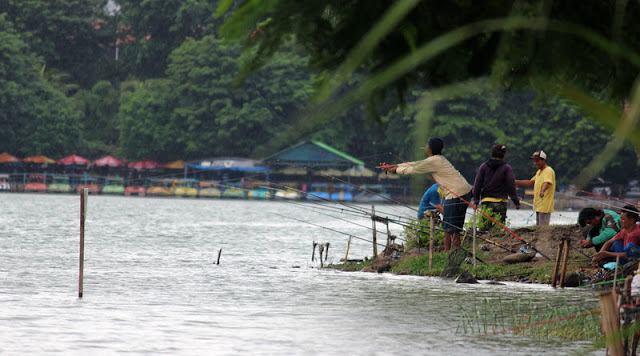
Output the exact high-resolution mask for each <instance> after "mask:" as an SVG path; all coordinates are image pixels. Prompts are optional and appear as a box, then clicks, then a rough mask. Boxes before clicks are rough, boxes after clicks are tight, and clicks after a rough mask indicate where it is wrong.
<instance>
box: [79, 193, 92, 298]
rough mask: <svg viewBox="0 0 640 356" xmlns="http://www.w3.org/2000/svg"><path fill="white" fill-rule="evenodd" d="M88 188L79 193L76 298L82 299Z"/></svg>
mask: <svg viewBox="0 0 640 356" xmlns="http://www.w3.org/2000/svg"><path fill="white" fill-rule="evenodd" d="M88 197H89V188H84V189H83V190H82V191H81V192H80V273H79V276H78V298H82V280H83V276H84V221H85V218H86V215H87V198H88Z"/></svg>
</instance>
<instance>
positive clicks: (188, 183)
mask: <svg viewBox="0 0 640 356" xmlns="http://www.w3.org/2000/svg"><path fill="white" fill-rule="evenodd" d="M172 188H173V194H174V195H176V196H180V197H192V198H195V197H197V196H198V181H197V180H196V179H176V180H174V181H173V185H172Z"/></svg>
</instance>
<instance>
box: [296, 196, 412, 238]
mask: <svg viewBox="0 0 640 356" xmlns="http://www.w3.org/2000/svg"><path fill="white" fill-rule="evenodd" d="M295 205H300V206H303V204H295ZM303 207H304V206H303ZM304 208H307V209H308V210H311V211H313V212H315V213H317V214H320V215H324V216H328V217H330V218H334V219H338V220H342V221H345V222H348V223H350V224H353V225H356V226H360V227H363V228H365V229H368V230H373V228H372V227H370V226H365V225H362V224H358V223H357V222H355V221H351V220H347V219H343V218H341V217H338V216H334V215H330V214H326V213H322V212H320V211H317V210H312V209H311V208H309V207H304ZM378 232H379V233H381V234H383V235H386V236H387V237H392V236H393V237H394V239H396V238H397V239H399V240H400V241H404V242H407V241H406V240H405V239H403V238H401V237H398V236H395V235H392V234H390V233H389V234H388V233H386V232H384V231H378Z"/></svg>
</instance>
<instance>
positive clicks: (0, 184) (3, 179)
mask: <svg viewBox="0 0 640 356" xmlns="http://www.w3.org/2000/svg"><path fill="white" fill-rule="evenodd" d="M10 190H11V183H9V175H8V174H0V191H2V192H8V191H10Z"/></svg>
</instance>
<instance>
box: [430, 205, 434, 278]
mask: <svg viewBox="0 0 640 356" xmlns="http://www.w3.org/2000/svg"><path fill="white" fill-rule="evenodd" d="M429 218H430V220H429V272H431V267H433V237H434V233H433V214H431V215H430V217H429Z"/></svg>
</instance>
